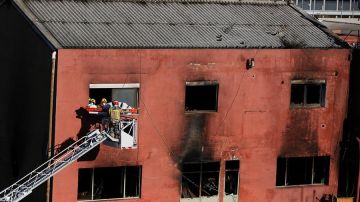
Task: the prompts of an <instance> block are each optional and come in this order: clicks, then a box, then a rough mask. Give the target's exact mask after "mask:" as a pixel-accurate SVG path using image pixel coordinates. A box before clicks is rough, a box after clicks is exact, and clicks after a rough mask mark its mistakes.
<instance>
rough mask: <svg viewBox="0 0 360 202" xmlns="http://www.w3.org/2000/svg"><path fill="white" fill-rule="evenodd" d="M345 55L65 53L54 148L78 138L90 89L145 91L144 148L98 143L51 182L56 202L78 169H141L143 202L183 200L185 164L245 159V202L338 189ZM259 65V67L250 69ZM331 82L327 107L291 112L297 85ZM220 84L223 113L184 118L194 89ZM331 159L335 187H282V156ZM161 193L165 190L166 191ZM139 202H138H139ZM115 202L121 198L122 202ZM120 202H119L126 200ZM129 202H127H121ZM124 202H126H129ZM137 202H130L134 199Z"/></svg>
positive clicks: (302, 200)
mask: <svg viewBox="0 0 360 202" xmlns="http://www.w3.org/2000/svg"><path fill="white" fill-rule="evenodd" d="M349 54H350V51H349V50H347V49H338V50H321V49H306V50H302V49H293V50H290V49H283V50H279V49H259V50H251V49H239V50H235V49H233V50H229V49H214V50H205V49H194V50H189V49H188V50H181V49H168V50H167V49H163V50H157V49H141V50H135V49H126V50H125V49H124V50H111V49H108V50H96V49H93V50H70V49H67V50H59V54H58V77H57V79H58V80H57V98H56V102H57V108H56V128H55V141H56V143H57V144H58V143H61V142H63V141H65V140H66V139H68V138H76V135H77V134H78V131H79V130H80V128H81V126H82V123H81V120H80V119H78V118H76V116H77V115H76V110H77V109H78V108H79V107H80V106H84V105H86V104H87V100H88V96H89V84H91V83H97V84H101V83H140V98H139V99H140V102H139V107H140V115H139V135H138V136H139V145H138V148H137V149H132V150H120V149H117V148H112V147H109V146H106V145H101V146H100V148H99V152H98V154H97V156H96V159H95V160H90V161H81V162H77V163H74V164H72V165H71V166H69V167H68V168H66V169H64V170H63V171H62V172H61V173H59V174H58V175H57V176H55V177H54V189H53V201H54V202H63V201H67V202H75V201H76V200H77V191H76V190H77V183H78V180H77V179H78V169H79V168H88V167H108V166H123V165H137V164H139V165H142V169H143V170H142V191H141V198H140V199H135V201H143V202H155V201H156V202H159V201H160V202H169V201H171V202H172V201H179V199H180V186H181V183H180V181H179V179H181V177H180V176H181V174H180V171H179V168H180V167H181V163H183V162H199V161H209V160H215V161H221V171H220V173H221V174H220V180H219V181H220V186H219V187H220V192H219V199H220V202H222V201H223V197H222V195H223V190H224V170H223V169H224V161H225V160H230V159H239V160H240V174H239V176H240V181H239V182H240V183H239V200H240V201H269V202H270V201H272V202H278V201H284V202H285V201H289V202H290V201H291V202H294V201H299V202H313V201H316V198H321V196H322V194H325V193H326V194H334V195H336V190H337V179H338V177H337V176H338V157H339V156H338V154H339V142H340V139H341V130H342V123H343V120H344V117H345V112H346V100H347V89H348V78H349ZM249 58H254V60H255V67H254V68H252V69H249V70H247V69H246V60H247V59H249ZM293 79H310V80H311V79H313V80H314V79H319V80H326V97H325V106H324V107H323V108H292V107H291V106H290V89H291V80H293ZM204 80H206V81H217V82H218V85H219V86H218V89H219V91H218V110H217V112H206V113H195V112H186V111H185V86H186V82H187V81H204ZM315 155H316V156H317V155H329V156H330V157H331V158H330V159H331V161H330V176H329V185H317V186H294V187H282V188H279V187H276V186H275V183H276V182H275V181H276V162H277V158H278V157H291V156H315ZM160 190H161V191H160ZM132 200H134V199H132ZM115 201H116V200H115ZM119 201H120V200H119ZM121 201H124V200H121ZM125 201H127V200H125ZM129 201H130V200H129Z"/></svg>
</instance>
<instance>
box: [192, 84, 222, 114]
mask: <svg viewBox="0 0 360 202" xmlns="http://www.w3.org/2000/svg"><path fill="white" fill-rule="evenodd" d="M218 91H219V83H218V82H217V81H193V82H186V88H185V112H216V111H217V109H218Z"/></svg>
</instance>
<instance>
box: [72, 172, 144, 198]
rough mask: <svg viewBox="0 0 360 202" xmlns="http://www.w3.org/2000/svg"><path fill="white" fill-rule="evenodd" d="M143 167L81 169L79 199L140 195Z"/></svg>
mask: <svg viewBox="0 0 360 202" xmlns="http://www.w3.org/2000/svg"><path fill="white" fill-rule="evenodd" d="M140 187H141V167H140V166H125V167H112V168H85V169H79V180H78V200H97V199H114V198H134V197H140Z"/></svg>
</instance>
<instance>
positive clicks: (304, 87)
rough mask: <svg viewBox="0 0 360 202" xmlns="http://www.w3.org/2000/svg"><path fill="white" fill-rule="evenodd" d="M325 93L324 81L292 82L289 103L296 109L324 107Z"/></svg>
mask: <svg viewBox="0 0 360 202" xmlns="http://www.w3.org/2000/svg"><path fill="white" fill-rule="evenodd" d="M325 92H326V83H325V80H293V81H291V98H290V102H291V105H292V106H297V107H320V106H321V107H324V106H325Z"/></svg>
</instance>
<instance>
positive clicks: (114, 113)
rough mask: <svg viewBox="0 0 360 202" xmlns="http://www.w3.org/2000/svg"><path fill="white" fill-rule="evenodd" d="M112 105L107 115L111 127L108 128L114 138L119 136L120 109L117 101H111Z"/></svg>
mask: <svg viewBox="0 0 360 202" xmlns="http://www.w3.org/2000/svg"><path fill="white" fill-rule="evenodd" d="M112 105H113V106H112V107H111V108H110V109H109V116H110V120H111V124H112V126H111V128H110V135H111V136H112V137H115V138H119V137H120V114H121V112H122V109H121V108H120V106H119V101H117V100H114V101H113V102H112Z"/></svg>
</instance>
